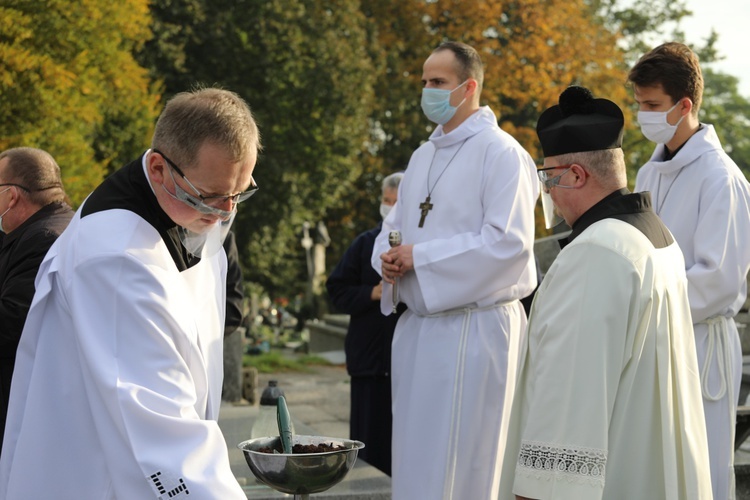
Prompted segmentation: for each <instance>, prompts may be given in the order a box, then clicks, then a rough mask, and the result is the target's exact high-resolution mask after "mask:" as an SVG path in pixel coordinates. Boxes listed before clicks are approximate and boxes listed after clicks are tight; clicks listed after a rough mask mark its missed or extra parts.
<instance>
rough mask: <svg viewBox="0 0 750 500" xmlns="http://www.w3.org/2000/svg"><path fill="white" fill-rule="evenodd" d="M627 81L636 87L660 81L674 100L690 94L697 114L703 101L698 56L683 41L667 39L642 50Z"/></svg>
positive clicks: (651, 84) (650, 85)
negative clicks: (656, 45)
mask: <svg viewBox="0 0 750 500" xmlns="http://www.w3.org/2000/svg"><path fill="white" fill-rule="evenodd" d="M628 81H629V82H632V83H633V84H635V85H638V86H639V87H653V86H656V85H659V84H661V86H662V87H663V88H664V92H665V93H666V94H667V95H668V96H669V97H671V98H672V100H673V102H677V101H679V100H680V99H682V98H684V97H689V98H690V100H692V101H693V113H694V114H695V115H696V116H697V114H698V110H699V109H700V107H701V102H702V101H703V73H702V72H701V67H700V63H699V61H698V56H697V55H696V54H695V52H693V51H692V50H691V49H690V47H688V46H687V45H685V44H683V43H678V42H667V43H664V44H662V45H659V46H658V47H656V48H655V49H653V50H651V51H650V52H648V53H646V54H644V55H643V56H642V57H641V58H640V59H639V60H638V62H637V63H636V64H635V66H633V68H632V69H631V70H630V73H628Z"/></svg>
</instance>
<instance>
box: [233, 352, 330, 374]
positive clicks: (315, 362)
mask: <svg viewBox="0 0 750 500" xmlns="http://www.w3.org/2000/svg"><path fill="white" fill-rule="evenodd" d="M330 364H331V363H330V362H329V361H328V360H326V359H325V358H321V357H319V356H311V355H304V356H300V357H298V358H291V357H289V356H286V355H284V354H282V353H280V352H278V351H271V352H268V353H264V354H258V355H253V356H251V355H249V354H246V355H244V356H243V358H242V365H243V366H254V367H255V368H256V369H257V370H258V373H278V372H310V371H312V369H311V368H310V367H311V366H321V365H330Z"/></svg>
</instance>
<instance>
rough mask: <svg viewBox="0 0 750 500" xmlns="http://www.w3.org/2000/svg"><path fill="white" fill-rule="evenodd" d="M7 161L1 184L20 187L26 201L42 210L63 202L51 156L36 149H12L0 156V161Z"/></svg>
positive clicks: (60, 186)
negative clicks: (46, 206)
mask: <svg viewBox="0 0 750 500" xmlns="http://www.w3.org/2000/svg"><path fill="white" fill-rule="evenodd" d="M3 158H7V159H8V163H7V165H6V166H5V171H4V172H3V177H4V180H5V182H12V183H14V184H18V185H19V186H23V187H22V188H21V189H20V191H22V192H23V193H24V194H25V195H26V196H27V197H28V199H29V200H30V201H31V202H32V203H34V204H35V205H38V206H40V207H43V206H45V205H48V204H50V203H53V202H62V201H65V199H66V195H65V190H64V189H63V184H62V179H61V175H60V167H59V166H58V165H57V162H56V161H55V159H54V158H52V155H50V154H49V153H48V152H46V151H43V150H41V149H37V148H25V147H21V148H12V149H8V150H6V151H3V152H2V153H0V160H2V159H3Z"/></svg>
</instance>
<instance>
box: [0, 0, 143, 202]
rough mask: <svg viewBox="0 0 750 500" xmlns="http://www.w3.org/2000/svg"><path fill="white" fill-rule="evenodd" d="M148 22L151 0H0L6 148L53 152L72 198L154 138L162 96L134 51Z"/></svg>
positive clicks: (1, 132) (1, 129)
mask: <svg viewBox="0 0 750 500" xmlns="http://www.w3.org/2000/svg"><path fill="white" fill-rule="evenodd" d="M148 24H149V17H148V4H147V1H146V0H125V1H120V2H108V1H104V0H86V1H81V2H67V1H63V0H47V1H45V2H43V5H40V2H38V1H34V0H7V1H5V2H4V3H3V5H2V6H0V26H1V27H2V29H0V149H6V148H9V147H14V146H34V147H39V148H42V149H45V150H47V151H48V152H50V153H51V154H52V155H53V156H54V157H55V158H56V160H57V162H58V163H59V165H60V167H61V169H62V171H63V181H64V183H65V188H66V191H67V192H68V194H69V196H70V198H71V200H72V201H73V203H74V204H77V203H80V201H81V200H82V199H83V198H84V197H85V196H86V195H88V193H89V192H90V191H91V190H92V189H93V188H94V187H95V186H96V185H97V184H98V183H99V182H100V181H101V180H102V177H103V175H104V173H105V172H106V170H107V168H108V167H109V165H110V163H113V162H121V161H122V160H123V159H124V158H126V157H130V156H132V155H134V154H138V153H139V152H140V150H142V148H143V147H144V145H146V144H147V140H148V135H149V134H150V130H151V127H152V123H153V119H154V117H155V115H156V104H157V99H156V96H155V95H154V90H153V88H152V87H151V86H150V83H149V80H148V78H147V74H146V72H145V70H143V68H141V67H139V66H138V65H137V64H136V63H135V60H134V59H133V56H132V52H133V51H134V50H136V49H137V48H138V47H140V45H141V44H142V43H143V40H145V39H147V38H148V36H149V30H148ZM118 166H119V165H118Z"/></svg>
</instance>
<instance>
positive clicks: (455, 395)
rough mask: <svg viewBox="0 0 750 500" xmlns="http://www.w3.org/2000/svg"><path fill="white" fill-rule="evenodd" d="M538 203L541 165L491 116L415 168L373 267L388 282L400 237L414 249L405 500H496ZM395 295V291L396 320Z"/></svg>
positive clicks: (400, 358)
mask: <svg viewBox="0 0 750 500" xmlns="http://www.w3.org/2000/svg"><path fill="white" fill-rule="evenodd" d="M433 156H434V161H433ZM431 165H432V168H430V166H431ZM538 191H539V182H538V180H537V178H536V167H535V165H534V162H533V160H532V159H531V157H530V156H529V154H528V153H527V152H526V151H525V150H524V149H523V148H522V147H521V146H520V145H519V144H518V143H517V142H516V141H515V140H514V139H513V138H512V137H511V136H510V135H508V134H507V133H505V132H503V131H502V130H501V129H500V128H499V127H498V125H497V120H496V118H495V115H494V113H493V112H492V111H491V110H490V109H489V108H488V107H483V108H480V109H479V110H478V111H477V112H475V113H474V114H473V115H471V116H470V117H469V118H468V119H467V120H466V121H465V122H464V123H462V124H461V125H460V126H459V127H458V128H456V129H455V130H453V131H451V132H450V133H449V134H443V133H442V127H440V126H439V127H437V129H436V130H435V132H434V133H433V134H432V136H431V137H430V140H429V142H427V143H425V144H423V145H422V146H421V147H420V148H419V149H417V150H416V151H415V152H414V154H413V156H412V158H411V161H410V162H409V166H408V168H407V170H406V174H405V176H404V178H403V180H402V182H401V184H400V186H399V196H398V202H397V203H396V205H395V207H394V208H393V210H392V211H391V213H390V214H389V215H388V217H387V218H386V219H385V221H384V222H383V229H382V232H381V233H380V235H379V236H378V238H377V240H376V242H375V247H374V250H373V258H372V264H373V267H374V268H375V269H376V270H377V271H378V272H382V270H381V260H380V257H379V256H380V254H381V253H383V252H385V251H387V250H388V248H389V245H388V233H389V232H390V231H391V230H393V229H397V230H399V231H401V233H402V241H403V244H413V245H414V249H413V257H414V271H413V272H410V273H408V274H407V275H406V276H404V277H403V278H402V279H401V280H400V286H399V288H400V298H401V301H402V302H404V303H406V304H407V305H408V307H409V309H408V310H407V311H406V312H405V313H404V315H403V316H402V317H401V318H400V320H399V322H398V326H397V327H396V331H395V334H394V339H393V349H392V371H393V372H392V386H393V465H392V469H393V483H392V484H393V498H394V500H414V499H430V500H434V499H444V498H445V499H451V498H452V499H454V500H465V499H482V500H486V499H492V498H496V495H497V493H496V491H497V481H498V480H499V472H500V465H501V458H502V449H503V445H504V442H505V437H506V435H505V433H506V425H505V424H506V422H507V413H508V409H509V404H510V398H511V397H512V388H513V385H514V381H515V373H516V367H517V356H518V347H519V342H520V340H521V336H522V334H523V330H524V328H525V326H526V314H525V313H524V310H523V307H522V306H521V303H520V302H519V301H518V299H520V298H523V297H525V296H527V295H529V294H530V293H531V292H532V291H533V289H534V287H535V286H536V282H537V276H536V267H535V263H534V255H533V244H534V205H535V203H536V199H537V196H538ZM428 192H429V193H430V202H431V203H432V205H433V208H432V210H430V211H429V213H428V214H427V215H426V217H425V219H424V227H418V225H419V221H420V218H421V214H422V212H421V210H420V206H419V205H420V204H421V203H422V202H424V201H425V198H426V196H427V195H428ZM391 294H392V287H391V286H390V285H387V284H384V286H383V298H382V301H381V309H382V311H383V313H384V314H389V313H390V311H391V310H392V302H391V301H392V298H391V297H392V295H391Z"/></svg>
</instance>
